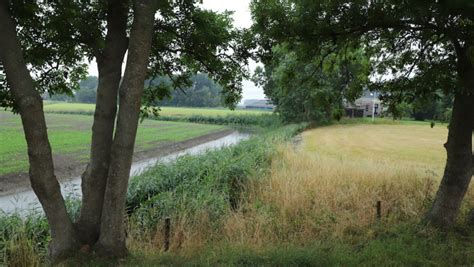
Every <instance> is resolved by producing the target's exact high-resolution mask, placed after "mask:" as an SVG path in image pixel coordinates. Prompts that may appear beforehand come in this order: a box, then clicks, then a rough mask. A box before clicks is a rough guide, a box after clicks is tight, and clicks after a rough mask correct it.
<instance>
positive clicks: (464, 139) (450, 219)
mask: <svg viewBox="0 0 474 267" xmlns="http://www.w3.org/2000/svg"><path fill="white" fill-rule="evenodd" d="M467 51H468V49H463V50H461V49H458V51H457V52H458V58H459V62H458V75H459V81H460V84H461V85H462V87H463V90H461V91H460V92H458V93H456V95H455V100H454V106H453V115H452V118H451V123H450V125H449V134H448V141H447V143H446V144H445V147H446V151H447V156H448V157H447V161H446V167H445V170H444V176H443V179H442V181H441V185H440V187H439V189H438V192H437V194H436V198H435V200H434V203H433V206H432V207H431V210H430V211H429V212H428V214H427V215H426V218H425V219H426V220H427V221H428V222H429V223H431V224H433V225H435V226H438V227H441V228H444V229H447V228H450V227H451V226H453V224H454V223H455V221H456V218H457V215H458V213H459V209H460V207H461V202H462V200H463V198H464V195H465V194H466V191H467V189H468V187H469V183H470V181H471V178H472V175H473V155H472V133H473V124H474V68H473V64H472V62H471V59H470V58H469V55H467Z"/></svg>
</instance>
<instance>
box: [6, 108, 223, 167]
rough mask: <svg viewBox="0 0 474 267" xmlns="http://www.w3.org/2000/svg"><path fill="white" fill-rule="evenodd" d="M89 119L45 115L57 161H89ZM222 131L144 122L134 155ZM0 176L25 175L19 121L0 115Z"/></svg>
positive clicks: (90, 123) (216, 126)
mask: <svg viewBox="0 0 474 267" xmlns="http://www.w3.org/2000/svg"><path fill="white" fill-rule="evenodd" d="M92 120H93V118H92V117H90V116H77V115H67V114H46V121H47V125H48V134H49V140H50V142H51V146H52V149H53V153H54V154H55V155H56V156H57V157H56V158H57V161H58V164H59V161H61V160H66V161H79V162H80V163H85V162H87V160H88V157H89V149H90V141H91V128H92ZM224 129H226V127H224V126H219V125H204V124H189V123H185V122H160V121H151V120H145V121H144V122H143V123H141V124H140V125H139V128H138V133H137V143H136V149H135V151H136V152H140V151H146V150H148V149H151V148H154V147H156V146H158V145H160V144H165V143H171V142H179V141H184V140H188V139H191V138H195V137H198V136H202V135H205V134H209V133H213V132H217V131H221V130H224ZM0 140H2V141H1V143H0V166H1V167H0V175H4V174H9V173H17V172H26V171H28V155H27V153H26V141H25V137H24V134H23V128H22V125H21V120H20V117H19V116H17V115H14V114H12V113H11V112H8V111H0Z"/></svg>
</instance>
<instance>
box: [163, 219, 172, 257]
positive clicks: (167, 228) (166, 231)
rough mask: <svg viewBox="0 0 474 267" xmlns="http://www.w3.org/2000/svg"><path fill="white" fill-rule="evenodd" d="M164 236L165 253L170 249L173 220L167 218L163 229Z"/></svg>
mask: <svg viewBox="0 0 474 267" xmlns="http://www.w3.org/2000/svg"><path fill="white" fill-rule="evenodd" d="M163 232H164V233H163V234H164V249H165V252H166V251H168V250H169V249H170V232H171V219H170V218H169V217H167V218H165V227H164V229H163Z"/></svg>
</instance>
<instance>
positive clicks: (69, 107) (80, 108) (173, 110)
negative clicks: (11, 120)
mask: <svg viewBox="0 0 474 267" xmlns="http://www.w3.org/2000/svg"><path fill="white" fill-rule="evenodd" d="M94 109H95V105H94V104H80V103H61V102H45V104H44V111H45V112H47V113H78V114H92V113H93V112H94ZM268 113H270V112H269V111H264V110H243V109H236V110H229V109H225V108H182V107H162V108H161V111H160V115H162V116H168V117H186V116H193V115H201V116H211V117H215V116H226V115H260V114H268Z"/></svg>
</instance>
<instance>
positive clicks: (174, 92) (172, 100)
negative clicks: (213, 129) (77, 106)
mask: <svg viewBox="0 0 474 267" xmlns="http://www.w3.org/2000/svg"><path fill="white" fill-rule="evenodd" d="M189 84H190V85H189V86H186V87H182V88H176V89H174V88H173V87H172V81H171V79H170V78H169V77H158V78H156V79H153V80H148V81H146V82H145V86H162V87H166V90H167V91H166V92H164V93H163V95H162V97H161V98H162V99H161V100H159V99H158V100H156V101H155V103H154V104H155V105H156V106H174V107H219V106H223V104H224V103H223V99H222V87H221V86H219V85H218V84H216V83H215V82H214V81H213V80H212V79H210V78H209V77H208V76H207V75H206V74H202V73H198V74H196V75H193V76H191V78H190V83H189ZM97 86H98V78H97V77H96V76H88V77H87V78H86V79H85V80H82V81H81V82H79V87H80V88H79V89H78V90H77V91H76V92H74V93H72V92H71V93H69V94H56V95H53V96H49V94H48V93H45V94H43V99H45V100H53V101H64V102H78V103H91V104H94V103H95V102H96V100H97Z"/></svg>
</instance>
